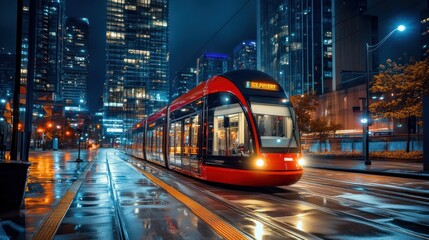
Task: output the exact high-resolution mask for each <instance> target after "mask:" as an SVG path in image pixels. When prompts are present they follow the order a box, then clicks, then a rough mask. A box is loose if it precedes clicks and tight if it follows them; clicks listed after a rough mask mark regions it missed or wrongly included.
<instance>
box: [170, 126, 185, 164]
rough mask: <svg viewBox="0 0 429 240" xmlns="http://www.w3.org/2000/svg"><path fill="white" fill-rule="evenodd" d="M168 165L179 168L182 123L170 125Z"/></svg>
mask: <svg viewBox="0 0 429 240" xmlns="http://www.w3.org/2000/svg"><path fill="white" fill-rule="evenodd" d="M169 135H170V141H169V142H170V151H169V152H170V164H172V165H176V166H180V164H181V155H182V122H181V121H176V122H172V123H171V124H170V134H169Z"/></svg>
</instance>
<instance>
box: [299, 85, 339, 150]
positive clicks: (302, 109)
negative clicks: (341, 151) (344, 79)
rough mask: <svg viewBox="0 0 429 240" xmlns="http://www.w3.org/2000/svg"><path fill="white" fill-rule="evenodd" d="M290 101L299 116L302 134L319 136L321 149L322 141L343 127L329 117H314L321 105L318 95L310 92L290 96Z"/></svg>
mask: <svg viewBox="0 0 429 240" xmlns="http://www.w3.org/2000/svg"><path fill="white" fill-rule="evenodd" d="M290 101H291V103H292V106H293V108H294V111H295V114H296V116H297V117H296V118H297V122H298V128H299V130H300V133H301V135H302V134H303V133H306V134H313V135H314V136H317V137H318V138H319V140H320V141H319V149H322V147H321V144H322V141H325V140H326V139H327V138H328V137H329V135H331V134H335V132H336V131H337V130H339V129H341V125H340V124H336V123H333V122H331V121H330V119H329V118H328V117H324V116H321V117H317V118H314V119H313V118H312V115H313V113H314V112H315V111H316V110H317V108H318V106H319V102H318V100H317V96H316V95H314V94H308V93H305V94H303V95H296V96H292V97H290Z"/></svg>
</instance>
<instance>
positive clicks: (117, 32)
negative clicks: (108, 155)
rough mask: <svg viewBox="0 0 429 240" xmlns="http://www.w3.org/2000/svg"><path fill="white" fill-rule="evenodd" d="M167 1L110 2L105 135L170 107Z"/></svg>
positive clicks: (123, 128) (117, 0) (108, 4)
mask: <svg viewBox="0 0 429 240" xmlns="http://www.w3.org/2000/svg"><path fill="white" fill-rule="evenodd" d="M168 9H169V3H168V0H108V1H107V22H106V25H107V26H106V31H107V33H106V40H107V44H106V47H107V59H106V68H107V74H106V81H105V89H104V98H103V101H104V103H103V105H104V116H103V127H104V134H105V135H106V136H108V137H114V136H118V135H120V134H121V133H122V132H123V131H124V130H125V129H128V128H129V127H131V126H132V125H133V124H135V123H137V122H138V121H140V120H142V119H143V118H144V117H145V116H147V115H149V114H151V113H153V112H155V111H156V110H158V109H159V108H160V107H162V106H164V105H166V104H167V102H168V84H167V79H168Z"/></svg>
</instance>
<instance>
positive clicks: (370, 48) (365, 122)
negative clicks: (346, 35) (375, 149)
mask: <svg viewBox="0 0 429 240" xmlns="http://www.w3.org/2000/svg"><path fill="white" fill-rule="evenodd" d="M404 30H405V26H404V25H399V26H398V27H397V28H395V29H393V30H392V31H391V32H390V33H389V34H387V35H386V36H385V37H384V38H383V39H381V41H380V42H378V43H377V44H375V45H369V44H368V43H366V74H367V78H366V98H365V106H364V109H365V112H364V116H363V117H362V119H361V123H362V128H363V144H362V145H363V146H362V147H363V151H362V153H363V157H364V159H365V165H371V160H369V125H370V123H371V122H372V121H371V119H370V116H369V83H370V79H371V71H370V61H369V54H370V53H372V52H373V51H375V50H377V49H378V48H379V47H380V46H381V45H382V44H383V43H384V42H385V41H386V40H387V39H388V38H389V37H390V36H392V34H393V33H395V32H396V31H400V32H402V31H404Z"/></svg>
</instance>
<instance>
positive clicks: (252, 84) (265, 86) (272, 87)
mask: <svg viewBox="0 0 429 240" xmlns="http://www.w3.org/2000/svg"><path fill="white" fill-rule="evenodd" d="M246 88H251V89H260V90H268V91H278V90H279V85H277V84H273V83H266V82H259V81H246Z"/></svg>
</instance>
